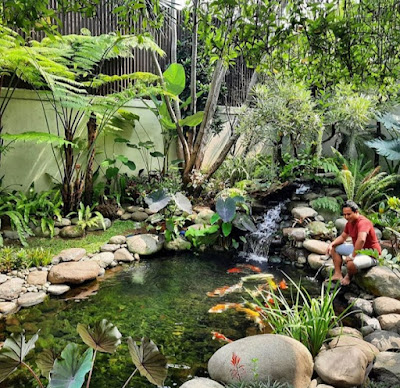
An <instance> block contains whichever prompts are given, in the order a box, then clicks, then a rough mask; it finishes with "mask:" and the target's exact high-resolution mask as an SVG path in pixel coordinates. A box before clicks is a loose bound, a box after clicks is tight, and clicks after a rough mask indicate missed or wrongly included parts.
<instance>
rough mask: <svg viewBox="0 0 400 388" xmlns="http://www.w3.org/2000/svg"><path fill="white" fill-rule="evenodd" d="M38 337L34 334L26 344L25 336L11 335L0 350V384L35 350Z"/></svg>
mask: <svg viewBox="0 0 400 388" xmlns="http://www.w3.org/2000/svg"><path fill="white" fill-rule="evenodd" d="M38 337H39V335H38V334H35V335H34V336H33V337H32V338H31V339H30V340H29V341H28V342H27V343H26V342H25V334H24V333H22V334H11V337H10V338H7V339H6V341H5V342H4V345H3V348H2V349H1V350H0V382H1V381H3V380H5V379H6V378H7V377H8V376H9V375H10V374H11V373H12V372H14V371H15V369H17V367H18V366H19V365H20V364H21V363H22V362H23V361H24V359H25V357H26V355H27V354H28V353H29V352H30V351H31V350H32V349H34V348H35V342H36V341H37V339H38Z"/></svg>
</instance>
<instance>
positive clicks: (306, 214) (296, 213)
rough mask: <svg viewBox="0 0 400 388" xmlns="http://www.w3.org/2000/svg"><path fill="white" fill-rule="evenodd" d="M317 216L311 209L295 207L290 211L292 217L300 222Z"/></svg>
mask: <svg viewBox="0 0 400 388" xmlns="http://www.w3.org/2000/svg"><path fill="white" fill-rule="evenodd" d="M317 215H318V213H317V212H316V211H315V210H314V209H313V208H312V207H295V208H294V209H292V216H293V217H294V218H297V219H301V220H304V219H305V218H312V217H315V216H317Z"/></svg>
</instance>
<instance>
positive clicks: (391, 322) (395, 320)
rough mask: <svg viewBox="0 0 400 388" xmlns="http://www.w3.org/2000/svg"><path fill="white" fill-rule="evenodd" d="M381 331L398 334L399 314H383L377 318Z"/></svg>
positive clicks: (399, 325)
mask: <svg viewBox="0 0 400 388" xmlns="http://www.w3.org/2000/svg"><path fill="white" fill-rule="evenodd" d="M378 321H379V323H380V324H381V328H382V330H387V331H394V332H397V333H399V334H400V314H385V315H380V316H379V317H378Z"/></svg>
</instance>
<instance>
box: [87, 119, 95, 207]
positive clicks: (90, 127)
mask: <svg viewBox="0 0 400 388" xmlns="http://www.w3.org/2000/svg"><path fill="white" fill-rule="evenodd" d="M87 136H88V150H89V155H88V162H87V166H86V173H85V174H86V175H85V196H84V202H85V205H89V206H91V205H92V201H93V165H94V156H95V151H96V148H95V141H96V138H97V122H96V115H95V114H94V113H92V114H91V115H90V118H89V121H88V122H87Z"/></svg>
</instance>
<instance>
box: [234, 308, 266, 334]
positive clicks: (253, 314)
mask: <svg viewBox="0 0 400 388" xmlns="http://www.w3.org/2000/svg"><path fill="white" fill-rule="evenodd" d="M236 311H241V312H244V313H245V314H246V318H247V319H250V320H252V321H253V322H254V323H256V324H257V325H258V328H259V329H260V330H263V329H264V327H265V325H264V322H263V321H262V319H261V316H260V313H259V312H257V311H254V310H252V309H249V308H247V307H237V308H236Z"/></svg>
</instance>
